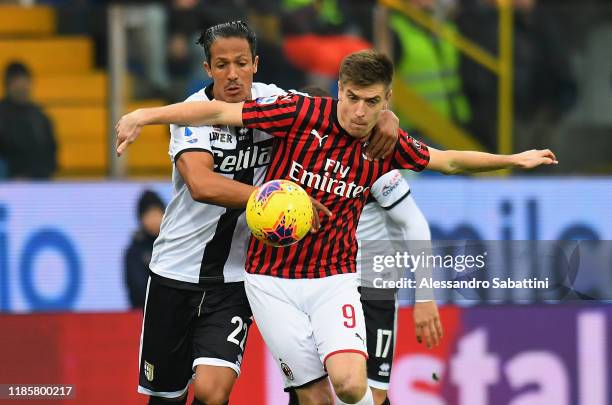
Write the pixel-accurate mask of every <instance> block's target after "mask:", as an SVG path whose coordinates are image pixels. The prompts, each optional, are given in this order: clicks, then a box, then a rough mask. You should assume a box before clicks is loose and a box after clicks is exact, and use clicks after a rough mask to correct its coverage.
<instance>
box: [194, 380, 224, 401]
mask: <svg viewBox="0 0 612 405" xmlns="http://www.w3.org/2000/svg"><path fill="white" fill-rule="evenodd" d="M230 392H231V387H230V389H227V388H225V387H223V386H218V385H217V386H214V385H210V384H199V385H198V384H196V386H195V387H194V395H195V397H196V398H197V399H198V401H200V402H201V403H202V404H204V405H224V404H227V403H228V402H229V397H230Z"/></svg>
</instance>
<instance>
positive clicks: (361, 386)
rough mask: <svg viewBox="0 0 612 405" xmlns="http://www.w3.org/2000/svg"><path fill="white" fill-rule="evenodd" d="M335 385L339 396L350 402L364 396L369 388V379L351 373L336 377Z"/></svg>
mask: <svg viewBox="0 0 612 405" xmlns="http://www.w3.org/2000/svg"><path fill="white" fill-rule="evenodd" d="M333 385H334V391H335V392H336V395H337V396H338V398H340V400H341V401H342V402H347V403H350V404H352V403H355V402H357V401H359V400H360V399H361V398H363V396H364V395H365V394H366V390H367V381H366V380H364V379H362V378H360V377H359V376H358V375H355V374H350V373H349V374H346V375H344V376H342V377H341V378H338V379H336V381H334V382H333Z"/></svg>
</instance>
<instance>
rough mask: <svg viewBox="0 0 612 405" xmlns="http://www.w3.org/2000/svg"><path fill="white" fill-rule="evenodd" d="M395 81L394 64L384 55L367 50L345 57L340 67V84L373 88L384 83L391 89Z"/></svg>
mask: <svg viewBox="0 0 612 405" xmlns="http://www.w3.org/2000/svg"><path fill="white" fill-rule="evenodd" d="M392 81H393V62H391V59H389V57H388V56H387V55H385V54H383V53H380V52H377V51H374V50H367V51H359V52H354V53H351V54H350V55H348V56H347V57H345V58H344V59H343V60H342V64H341V65H340V83H343V84H344V83H352V84H355V85H357V86H363V87H365V86H371V85H373V84H376V83H382V84H384V85H385V87H389V85H391V82H392Z"/></svg>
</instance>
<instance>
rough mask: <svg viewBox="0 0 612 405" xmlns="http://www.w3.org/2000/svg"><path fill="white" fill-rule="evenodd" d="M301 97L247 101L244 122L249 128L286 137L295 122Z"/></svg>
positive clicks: (274, 97)
mask: <svg viewBox="0 0 612 405" xmlns="http://www.w3.org/2000/svg"><path fill="white" fill-rule="evenodd" d="M300 97H303V96H300V95H297V94H293V93H289V94H286V95H274V96H268V97H260V98H257V99H255V100H251V101H247V102H245V103H244V106H243V107H242V122H243V124H244V126H245V127H247V128H253V129H258V130H260V131H263V132H266V133H268V134H270V135H273V136H277V137H285V136H287V134H288V133H289V131H291V127H292V126H293V123H294V122H295V118H296V116H297V112H298V102H299V99H300Z"/></svg>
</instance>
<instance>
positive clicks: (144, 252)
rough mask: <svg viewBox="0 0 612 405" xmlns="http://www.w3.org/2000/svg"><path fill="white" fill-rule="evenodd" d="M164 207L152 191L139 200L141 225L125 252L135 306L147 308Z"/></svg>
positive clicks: (126, 269) (127, 275)
mask: <svg viewBox="0 0 612 405" xmlns="http://www.w3.org/2000/svg"><path fill="white" fill-rule="evenodd" d="M165 209H166V206H165V204H164V202H163V201H162V200H161V198H159V196H158V195H157V194H156V193H155V192H153V191H150V190H147V191H145V192H143V193H142V195H141V196H140V199H139V200H138V211H137V215H138V223H139V228H138V230H137V231H136V232H135V233H134V236H133V237H132V242H131V243H130V246H129V247H128V249H127V251H126V253H125V283H126V286H127V290H128V295H129V299H130V304H131V306H132V308H143V307H144V302H145V295H146V291H147V280H148V279H149V262H150V261H151V253H152V252H153V242H155V239H156V238H157V236H158V235H159V229H160V226H161V222H162V217H163V216H164V211H165Z"/></svg>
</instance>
